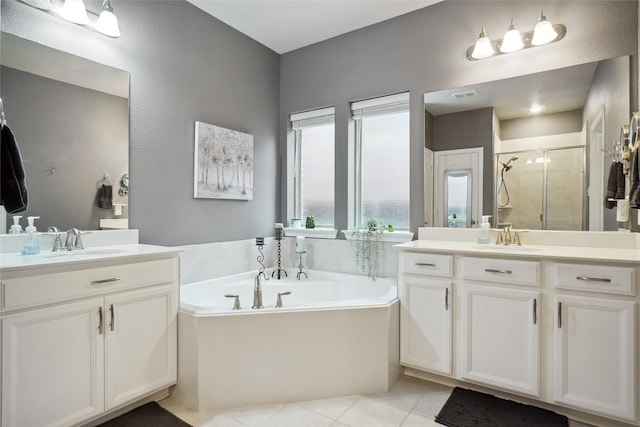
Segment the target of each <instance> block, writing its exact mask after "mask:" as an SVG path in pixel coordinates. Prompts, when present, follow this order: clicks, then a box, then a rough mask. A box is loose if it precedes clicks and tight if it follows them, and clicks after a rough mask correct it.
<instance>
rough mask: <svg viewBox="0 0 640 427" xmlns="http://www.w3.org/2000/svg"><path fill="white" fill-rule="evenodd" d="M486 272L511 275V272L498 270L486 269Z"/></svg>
mask: <svg viewBox="0 0 640 427" xmlns="http://www.w3.org/2000/svg"><path fill="white" fill-rule="evenodd" d="M484 271H486V272H487V273H500V274H511V273H512V271H511V270H496V269H495V268H485V269H484Z"/></svg>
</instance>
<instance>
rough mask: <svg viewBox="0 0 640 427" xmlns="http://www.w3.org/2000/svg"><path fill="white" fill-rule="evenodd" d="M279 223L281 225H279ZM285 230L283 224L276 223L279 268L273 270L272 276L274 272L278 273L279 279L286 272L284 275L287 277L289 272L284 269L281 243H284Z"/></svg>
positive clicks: (277, 277)
mask: <svg viewBox="0 0 640 427" xmlns="http://www.w3.org/2000/svg"><path fill="white" fill-rule="evenodd" d="M278 225H280V226H279V227H278ZM283 231H284V230H283V229H282V224H276V236H275V239H276V240H277V241H278V268H277V269H275V270H273V271H272V272H271V277H273V275H274V274H277V276H276V279H278V280H280V278H281V277H282V274H283V273H284V277H287V272H286V271H285V270H283V269H282V251H281V244H282V237H283V236H284V233H283Z"/></svg>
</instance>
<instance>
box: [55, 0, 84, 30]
mask: <svg viewBox="0 0 640 427" xmlns="http://www.w3.org/2000/svg"><path fill="white" fill-rule="evenodd" d="M60 14H61V15H62V17H63V18H64V19H66V20H67V21H71V22H74V23H76V24H83V25H86V24H88V23H89V16H87V9H86V8H85V6H84V2H83V1H82V0H65V2H64V6H62V11H61V12H60Z"/></svg>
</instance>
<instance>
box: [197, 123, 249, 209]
mask: <svg viewBox="0 0 640 427" xmlns="http://www.w3.org/2000/svg"><path fill="white" fill-rule="evenodd" d="M194 155H195V161H194V186H193V193H194V194H193V195H194V197H196V198H206V199H235V200H252V199H253V135H249V134H246V133H242V132H238V131H235V130H230V129H225V128H221V127H219V126H214V125H210V124H207V123H203V122H196V131H195V151H194Z"/></svg>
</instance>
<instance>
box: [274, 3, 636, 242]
mask: <svg viewBox="0 0 640 427" xmlns="http://www.w3.org/2000/svg"><path fill="white" fill-rule="evenodd" d="M637 8H638V2H637V1H589V2H584V1H562V2H559V1H518V2H505V1H463V0H457V1H451V0H447V1H445V2H442V3H438V4H435V5H433V6H429V7H427V8H424V9H421V10H419V11H416V12H413V13H410V14H407V15H403V16H400V17H398V18H395V19H392V20H389V21H385V22H382V23H380V24H377V25H373V26H370V27H367V28H364V29H361V30H358V31H354V32H352V33H349V34H346V35H343V36H339V37H336V38H334V39H331V40H327V41H325V42H321V43H318V44H315V45H313V46H309V47H306V48H302V49H299V50H296V51H293V52H290V53H287V54H285V55H283V56H282V60H281V77H280V79H281V92H280V144H281V152H282V153H283V156H290V154H291V150H287V146H286V144H287V140H288V136H289V135H288V131H287V117H288V115H289V114H290V113H292V112H296V111H304V110H309V109H313V108H317V107H321V106H326V105H334V106H335V108H336V138H335V141H336V150H335V158H336V172H335V177H336V184H335V185H336V226H337V227H338V228H345V227H346V226H347V225H348V222H349V209H350V207H349V203H348V191H349V186H348V185H347V184H348V176H349V167H350V165H349V161H350V160H349V143H348V142H349V137H350V130H349V120H348V117H349V103H350V102H352V101H357V100H361V99H366V98H371V97H375V96H380V95H385V94H389V93H397V92H401V91H406V90H409V91H410V92H411V164H410V168H411V192H410V197H411V212H410V217H411V228H412V230H415V229H416V227H418V226H420V225H422V223H423V218H424V212H423V210H424V200H423V199H424V183H423V179H424V171H423V166H424V165H423V162H424V160H423V147H424V141H425V137H424V106H423V98H422V96H423V94H424V93H425V92H430V91H436V90H441V89H446V88H451V87H458V86H464V85H469V84H474V83H480V82H485V81H491V80H497V79H502V78H506V77H514V76H517V75H522V74H530V73H535V72H540V71H546V70H549V69H554V68H560V67H567V66H571V65H576V64H581V63H585V62H593V61H598V60H601V59H605V58H612V57H617V56H622V55H636V54H637V53H638V37H637V34H638V27H637V22H638V10H637ZM540 10H544V12H545V15H546V16H547V17H548V18H549V19H550V20H551V21H552V22H558V23H562V24H564V25H565V26H566V27H567V35H566V36H565V38H564V39H563V40H561V41H560V42H558V43H557V44H553V45H550V46H544V47H540V48H537V49H528V50H524V51H521V52H518V53H516V54H511V55H502V56H498V57H495V58H491V59H487V60H484V61H474V62H470V61H468V60H467V59H466V57H465V51H466V49H467V47H469V46H470V45H471V44H473V43H474V42H475V40H476V38H477V37H478V33H479V31H480V27H481V26H483V25H484V26H485V27H486V28H487V30H488V32H489V34H490V36H491V37H492V38H498V37H499V36H500V35H501V34H502V33H503V32H504V31H505V29H506V27H507V25H508V23H509V21H510V19H511V18H513V19H514V20H515V22H516V25H517V26H518V27H519V28H520V29H521V30H522V31H524V30H530V29H532V28H533V26H534V25H535V23H536V20H537V16H538V15H539V14H540ZM635 67H636V68H637V60H636V61H635ZM634 76H637V74H634ZM288 179H290V177H289V176H288V174H287V170H283V172H282V177H281V181H280V189H281V191H282V192H283V194H284V191H286V184H287V180H288ZM287 209H289V210H291V206H290V198H289V197H282V198H281V199H280V214H279V217H280V218H283V219H284V218H285V217H286V216H287Z"/></svg>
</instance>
